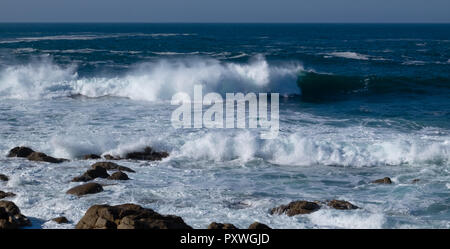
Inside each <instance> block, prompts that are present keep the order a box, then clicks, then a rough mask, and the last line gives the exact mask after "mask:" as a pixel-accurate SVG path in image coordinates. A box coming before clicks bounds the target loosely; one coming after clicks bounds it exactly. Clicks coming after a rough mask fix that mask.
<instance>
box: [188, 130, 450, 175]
mask: <svg viewBox="0 0 450 249" xmlns="http://www.w3.org/2000/svg"><path fill="white" fill-rule="evenodd" d="M341 132H342V131H341ZM179 153H180V154H179V155H180V156H184V157H189V158H193V159H195V160H214V161H227V160H235V159H239V160H242V161H248V160H251V159H255V158H262V159H264V160H268V161H270V162H272V163H275V164H281V165H298V166H310V165H318V164H320V165H341V166H356V167H363V166H377V165H401V164H414V163H443V162H444V163H445V162H449V161H450V146H449V145H448V144H446V143H445V142H444V141H440V142H438V141H429V142H424V141H421V139H420V138H419V137H415V138H410V139H408V138H403V137H401V136H399V137H398V138H394V139H381V140H375V141H372V142H368V141H365V140H361V141H358V140H341V139H339V138H334V139H331V140H330V139H321V138H320V135H314V136H311V137H310V136H304V135H303V136H302V135H301V134H291V135H289V136H284V137H282V136H280V137H278V138H277V139H273V140H260V139H259V138H258V137H257V135H256V134H252V133H249V132H245V133H238V134H237V135H235V136H233V135H230V134H227V133H208V134H206V135H204V136H202V137H197V138H194V139H192V140H191V139H189V140H187V141H186V143H185V144H184V145H183V146H182V147H181V148H180V152H179Z"/></svg>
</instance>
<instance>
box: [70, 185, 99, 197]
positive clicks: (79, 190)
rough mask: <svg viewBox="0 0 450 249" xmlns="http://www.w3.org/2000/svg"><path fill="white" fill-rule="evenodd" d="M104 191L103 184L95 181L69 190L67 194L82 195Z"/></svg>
mask: <svg viewBox="0 0 450 249" xmlns="http://www.w3.org/2000/svg"><path fill="white" fill-rule="evenodd" d="M102 191H103V187H102V185H100V184H98V183H94V182H90V183H86V184H83V185H80V186H76V187H74V188H71V189H69V190H67V192H66V193H67V194H71V195H76V196H82V195H87V194H95V193H99V192H102Z"/></svg>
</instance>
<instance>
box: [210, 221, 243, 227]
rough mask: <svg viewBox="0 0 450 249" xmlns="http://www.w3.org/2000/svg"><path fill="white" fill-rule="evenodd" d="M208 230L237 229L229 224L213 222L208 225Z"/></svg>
mask: <svg viewBox="0 0 450 249" xmlns="http://www.w3.org/2000/svg"><path fill="white" fill-rule="evenodd" d="M208 229H239V228H237V227H236V226H234V225H233V224H230V223H224V224H222V223H216V222H213V223H211V224H209V226H208Z"/></svg>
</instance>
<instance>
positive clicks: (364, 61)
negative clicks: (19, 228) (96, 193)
mask: <svg viewBox="0 0 450 249" xmlns="http://www.w3.org/2000/svg"><path fill="white" fill-rule="evenodd" d="M195 84H202V85H203V87H204V90H205V93H206V91H214V92H219V93H221V94H225V93H227V92H279V93H281V94H282V96H283V98H281V104H280V135H279V137H278V138H277V139H274V140H270V141H264V140H261V139H259V136H258V134H257V133H254V132H253V131H246V130H238V129H236V130H235V129H232V130H208V129H200V130H192V129H187V130H175V129H173V127H171V124H170V114H171V111H172V110H173V109H174V106H171V105H170V102H169V101H170V99H171V97H172V96H173V94H175V93H176V92H178V91H186V92H191V91H192V89H193V86H194V85H195ZM83 96H84V97H83ZM0 128H1V131H0V138H1V139H0V151H2V152H4V153H3V154H6V152H7V151H8V150H9V149H10V148H12V147H14V146H17V145H28V146H32V147H33V148H35V149H37V150H41V151H45V152H46V153H49V154H52V155H57V156H61V157H68V158H71V159H75V160H74V161H72V162H69V163H67V164H65V165H64V166H63V167H59V168H58V167H56V168H53V167H50V166H47V165H44V166H42V165H40V164H36V165H33V167H24V166H25V164H26V163H24V162H21V161H14V160H11V159H7V158H6V157H4V156H1V157H0V158H1V159H0V162H1V163H2V164H1V165H0V171H3V172H6V173H8V174H10V175H13V181H12V183H8V184H5V185H0V188H1V190H3V189H6V190H10V191H13V192H16V193H18V197H16V199H15V200H14V201H15V202H17V203H18V204H19V206H20V207H21V209H23V210H25V214H27V215H31V216H33V217H36V218H39V219H43V220H45V219H49V218H53V217H52V216H55V215H60V214H65V215H66V216H68V217H69V218H72V219H74V220H76V219H79V218H80V217H81V215H82V214H83V211H84V210H85V209H86V208H87V207H89V205H92V204H95V203H97V202H99V201H100V202H107V203H122V202H124V201H129V202H137V203H139V204H141V205H144V206H149V207H152V208H155V209H156V210H158V211H161V212H166V213H176V214H178V215H181V216H182V217H183V218H184V219H186V220H187V221H188V223H189V224H192V225H193V226H195V227H205V226H206V225H207V224H208V222H211V221H212V220H214V221H218V222H220V221H222V222H231V223H236V224H238V225H240V226H242V227H244V226H246V224H247V223H251V222H250V221H254V220H255V219H258V220H260V221H264V222H265V223H268V224H270V225H272V226H273V227H279V228H293V227H299V228H302V227H332V228H336V227H338V228H339V227H364V228H366V227H373V228H380V227H384V228H400V227H431V228H435V227H443V228H448V227H449V226H450V223H449V222H450V221H449V220H450V213H449V210H450V208H449V207H450V200H449V196H450V195H449V194H450V192H449V189H450V183H449V182H450V171H449V170H450V167H449V166H450V25H448V24H0ZM146 144H151V145H152V146H155V147H158V148H161V149H164V150H168V151H170V152H171V155H172V156H171V157H170V159H169V160H167V161H164V162H161V163H160V164H156V165H146V164H140V163H136V162H126V164H127V166H130V167H136V168H138V169H139V170H140V174H139V175H136V176H133V177H134V181H132V182H130V183H126V184H125V183H124V184H122V185H118V186H112V187H111V189H109V190H108V191H106V193H105V194H104V195H100V197H99V198H100V199H96V198H86V199H83V201H80V202H77V201H75V200H72V199H69V198H67V197H66V196H65V195H64V193H63V192H61V191H60V190H61V189H65V188H67V182H68V181H69V180H70V177H73V176H75V175H77V174H79V173H81V171H82V170H81V169H79V167H81V166H80V165H81V164H83V163H82V162H80V161H78V160H76V159H77V158H78V157H79V156H81V155H83V154H87V153H91V152H92V153H99V154H101V153H106V152H109V153H118V154H120V153H123V152H124V151H127V149H129V148H135V147H139V146H143V145H146ZM85 166H88V165H85ZM43 174H50V175H52V177H53V178H52V179H54V182H51V181H50V182H47V181H45V180H43V179H42V178H43ZM385 176H389V177H391V178H392V179H393V181H394V183H395V184H394V185H393V186H373V184H369V182H370V181H371V180H374V179H376V178H381V177H385ZM416 178H419V179H421V181H420V182H419V184H411V181H412V180H413V179H416ZM2 184H3V183H2ZM60 192H61V193H60ZM30 193H33V194H32V195H31V196H30ZM330 198H342V199H347V200H350V201H352V202H354V203H356V204H357V205H358V206H360V207H362V209H361V210H358V211H349V212H347V213H345V212H344V213H343V212H339V211H338V212H336V211H334V210H329V209H324V210H322V211H319V212H317V213H316V214H313V215H311V216H306V217H307V218H306V219H303V218H292V219H291V218H287V217H272V216H268V215H267V210H268V209H269V208H271V207H273V206H275V205H277V204H280V203H285V202H288V201H291V200H295V199H308V200H325V199H330ZM52 203H54V204H52ZM55 203H63V204H61V205H56V204H55ZM42 208H46V209H47V210H48V212H45V213H42V212H40V211H39V210H42ZM43 226H44V227H55V226H56V225H54V224H52V223H45V224H44V225H43Z"/></svg>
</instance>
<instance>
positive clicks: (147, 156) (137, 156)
mask: <svg viewBox="0 0 450 249" xmlns="http://www.w3.org/2000/svg"><path fill="white" fill-rule="evenodd" d="M168 156H169V153H167V152H157V151H154V150H153V148H151V147H148V146H147V147H145V148H144V150H143V151H137V152H130V153H128V154H126V155H125V159H133V160H145V161H161V160H162V159H163V158H165V157H168Z"/></svg>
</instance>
